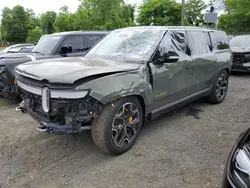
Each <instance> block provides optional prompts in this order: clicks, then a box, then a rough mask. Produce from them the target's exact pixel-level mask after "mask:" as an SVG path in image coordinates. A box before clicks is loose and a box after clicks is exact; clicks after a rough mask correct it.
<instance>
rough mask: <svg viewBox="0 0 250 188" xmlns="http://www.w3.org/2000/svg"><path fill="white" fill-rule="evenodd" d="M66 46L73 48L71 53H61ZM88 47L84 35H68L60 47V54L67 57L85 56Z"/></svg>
mask: <svg viewBox="0 0 250 188" xmlns="http://www.w3.org/2000/svg"><path fill="white" fill-rule="evenodd" d="M65 46H71V47H72V51H69V52H67V53H63V54H62V53H60V50H61V48H62V47H65ZM85 48H86V45H85V42H84V36H83V35H68V36H66V37H65V39H64V40H63V42H62V44H61V45H60V46H59V49H58V54H61V55H63V56H67V57H76V56H82V55H83V54H84V52H85V51H86V50H85Z"/></svg>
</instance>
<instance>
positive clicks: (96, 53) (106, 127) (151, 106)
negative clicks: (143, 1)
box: [16, 26, 231, 154]
mask: <svg viewBox="0 0 250 188" xmlns="http://www.w3.org/2000/svg"><path fill="white" fill-rule="evenodd" d="M230 55H231V54H230V50H229V47H228V40H227V36H226V34H225V32H223V31H217V30H209V29H201V28H195V27H156V26H148V27H132V28H124V29H118V30H115V31H113V32H111V33H110V34H109V35H107V36H106V37H105V38H104V39H103V40H101V41H100V42H99V43H98V44H97V45H95V46H94V47H93V48H92V49H91V50H90V51H89V52H88V53H87V54H86V55H85V56H84V57H73V58H64V59H53V60H50V61H48V60H46V61H44V60H40V61H36V62H33V63H25V64H22V65H19V66H18V67H17V68H16V79H17V83H18V86H19V88H20V91H21V96H22V98H23V100H24V107H25V109H26V110H27V112H28V113H29V114H30V115H31V116H33V117H34V118H35V119H36V120H37V121H38V122H39V124H40V127H39V128H38V129H39V130H40V131H46V132H52V133H55V134H56V133H60V134H63V133H78V132H81V131H83V130H86V129H91V133H92V138H93V141H94V143H95V144H96V145H97V146H98V147H99V148H100V149H101V150H103V151H104V152H107V153H110V154H121V153H124V152H126V151H127V150H129V149H130V148H131V147H132V146H133V144H134V143H135V141H136V139H137V137H138V135H139V133H140V130H141V127H142V125H143V123H144V121H146V120H148V119H151V120H152V119H155V118H156V117H159V116H160V115H162V114H164V113H166V112H169V111H171V110H173V109H176V108H178V107H180V106H182V105H185V104H187V103H190V102H192V101H194V100H197V99H199V98H202V97H208V99H209V101H210V102H212V103H220V102H222V101H223V100H224V98H225V96H226V93H227V88H228V77H229V73H230V70H231V62H230Z"/></svg>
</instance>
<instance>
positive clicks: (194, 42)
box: [187, 31, 210, 55]
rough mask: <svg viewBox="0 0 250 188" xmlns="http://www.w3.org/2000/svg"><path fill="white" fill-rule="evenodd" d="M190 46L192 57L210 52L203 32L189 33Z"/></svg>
mask: <svg viewBox="0 0 250 188" xmlns="http://www.w3.org/2000/svg"><path fill="white" fill-rule="evenodd" d="M187 33H188V44H189V48H190V50H191V54H192V55H201V54H205V53H208V52H209V51H210V49H209V46H208V45H207V40H206V36H205V33H204V32H203V31H188V32H187Z"/></svg>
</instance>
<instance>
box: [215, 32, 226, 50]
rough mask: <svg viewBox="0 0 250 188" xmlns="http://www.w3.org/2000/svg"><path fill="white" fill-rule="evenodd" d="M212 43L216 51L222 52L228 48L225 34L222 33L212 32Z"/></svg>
mask: <svg viewBox="0 0 250 188" xmlns="http://www.w3.org/2000/svg"><path fill="white" fill-rule="evenodd" d="M213 37H214V39H213V42H214V43H215V44H214V45H215V47H216V49H218V50H224V49H228V48H229V44H228V38H227V35H226V33H225V32H223V31H215V32H214V36H213Z"/></svg>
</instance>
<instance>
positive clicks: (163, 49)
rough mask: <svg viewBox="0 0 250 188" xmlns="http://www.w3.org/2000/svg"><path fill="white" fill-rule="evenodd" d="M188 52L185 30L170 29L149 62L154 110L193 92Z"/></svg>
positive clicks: (192, 70) (191, 70) (193, 80)
mask: <svg viewBox="0 0 250 188" xmlns="http://www.w3.org/2000/svg"><path fill="white" fill-rule="evenodd" d="M164 54H165V57H164ZM189 55H190V51H189V48H188V46H187V39H186V32H185V31H168V32H167V33H166V34H165V36H164V38H163V40H162V41H161V43H160V45H159V48H158V50H157V52H156V53H155V55H154V57H153V60H152V62H151V63H149V66H150V69H151V74H152V85H153V94H154V102H153V106H152V108H151V109H152V110H154V109H157V108H160V107H162V106H163V105H166V104H169V103H172V102H174V101H177V100H179V99H182V98H184V97H187V96H188V95H190V93H191V91H192V88H193V87H194V85H195V79H194V69H193V67H192V64H191V57H190V56H189Z"/></svg>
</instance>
